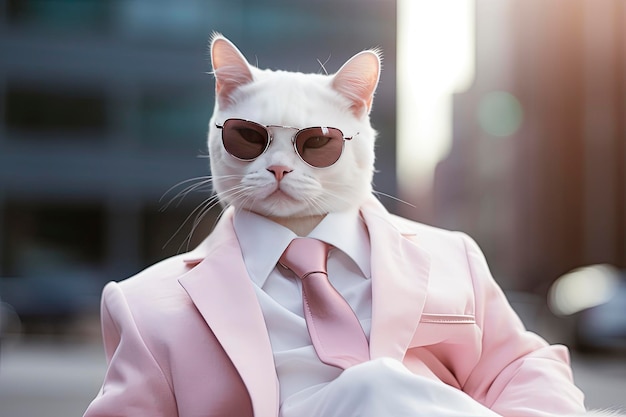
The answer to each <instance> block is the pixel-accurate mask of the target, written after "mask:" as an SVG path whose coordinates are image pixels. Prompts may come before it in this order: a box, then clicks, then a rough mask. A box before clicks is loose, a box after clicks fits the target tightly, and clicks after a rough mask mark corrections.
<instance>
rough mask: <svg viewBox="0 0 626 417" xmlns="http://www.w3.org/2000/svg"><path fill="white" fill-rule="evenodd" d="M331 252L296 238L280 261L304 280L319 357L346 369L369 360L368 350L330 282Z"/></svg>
mask: <svg viewBox="0 0 626 417" xmlns="http://www.w3.org/2000/svg"><path fill="white" fill-rule="evenodd" d="M328 250H329V246H328V245H327V244H326V243H324V242H322V241H319V240H317V239H311V238H297V239H294V240H292V241H291V243H290V244H289V246H288V247H287V249H286V250H285V252H284V253H283V255H282V256H281V257H280V261H279V262H280V264H281V265H282V266H284V267H285V268H287V269H290V270H291V271H292V272H293V273H294V274H296V275H297V276H298V277H299V278H300V279H301V280H302V298H303V304H304V317H305V320H306V325H307V328H308V329H309V334H310V335H311V341H312V342H313V346H314V347H315V351H316V352H317V356H319V358H320V360H321V361H322V362H324V363H325V364H328V365H332V366H336V367H339V368H342V369H346V368H349V367H350V366H353V365H357V364H359V363H362V362H365V361H367V360H369V347H368V343H367V338H366V337H365V333H363V328H362V327H361V324H360V323H359V320H358V318H357V317H356V315H355V314H354V311H352V308H350V305H349V304H348V303H347V302H346V300H344V298H343V297H342V296H341V294H339V292H337V290H336V289H335V288H334V287H333V286H332V284H331V283H330V281H329V280H328V274H327V273H326V259H327V257H328Z"/></svg>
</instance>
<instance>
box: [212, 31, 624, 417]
mask: <svg viewBox="0 0 626 417" xmlns="http://www.w3.org/2000/svg"><path fill="white" fill-rule="evenodd" d="M211 44H212V59H213V68H214V74H215V77H216V94H217V97H216V107H215V110H214V113H213V117H212V118H211V122H210V129H209V152H210V161H211V170H212V174H213V185H214V189H215V192H216V195H217V196H218V198H219V199H220V201H221V202H222V204H223V205H225V206H230V205H232V206H234V207H235V209H236V210H242V209H245V210H250V211H253V212H256V213H258V214H261V215H262V216H265V217H267V218H270V219H272V220H273V221H275V222H277V223H279V224H282V225H284V226H286V227H288V228H290V229H291V230H293V231H294V232H296V234H298V235H300V236H303V235H306V234H307V233H308V232H309V231H311V230H312V229H313V228H314V227H315V226H316V225H317V224H318V223H319V222H320V220H321V219H322V218H323V216H324V215H325V214H327V213H329V212H336V211H343V210H346V209H349V208H356V207H359V206H360V205H361V204H362V203H363V202H364V201H365V200H366V199H367V198H368V197H369V196H370V195H371V193H372V187H371V183H372V177H373V173H374V142H375V138H376V131H375V130H374V129H373V128H372V126H371V124H370V120H369V112H370V110H371V107H372V98H373V96H374V92H375V89H376V86H377V84H378V79H379V72H380V60H381V55H380V52H379V51H378V50H367V51H364V52H361V53H359V54H357V55H355V56H354V57H353V58H351V59H350V60H349V61H348V62H347V63H345V64H344V65H343V66H342V67H341V68H340V69H339V71H338V72H337V73H336V74H334V75H332V76H329V75H324V74H302V73H294V72H286V71H272V70H261V69H259V68H257V67H255V66H252V65H250V64H249V63H248V62H247V60H246V59H245V58H244V56H243V55H242V54H241V53H240V52H239V50H238V49H237V48H236V47H235V46H234V45H233V44H232V43H231V42H230V41H228V40H227V39H226V38H224V37H222V36H221V35H219V34H215V35H214V36H213V39H212V42H211ZM294 103H298V104H297V105H294ZM229 119H230V120H231V121H230V122H227V121H228V120H229ZM233 119H235V120H233ZM249 122H254V123H253V124H250V123H249ZM229 124H230V125H229ZM232 125H235V126H234V127H233V126H232ZM308 126H320V127H332V128H336V129H339V130H340V131H341V133H342V134H343V136H344V138H347V140H345V143H344V144H343V145H344V146H343V150H342V153H341V154H340V163H339V162H337V163H333V164H330V166H324V167H322V168H319V167H315V166H311V164H310V161H307V160H306V157H304V155H301V154H302V153H304V151H303V149H300V147H299V146H298V144H296V143H294V140H295V139H294V134H295V133H296V132H297V131H298V129H300V128H303V127H308ZM237 129H239V130H240V131H238V132H237V131H236V130H237ZM242 129H243V130H244V133H241V130H242ZM250 129H251V130H250ZM225 131H231V134H233V135H239V136H237V137H236V138H234V139H233V140H236V141H238V142H240V143H236V144H234V145H232V147H233V148H232V149H228V148H229V146H231V145H229V144H227V143H225V141H226V140H228V138H227V136H226V135H224V132H225ZM264 135H267V138H264V137H263V136H264ZM335 140H336V139H335ZM244 145H254V146H255V147H256V148H255V149H253V150H249V149H248V148H246V149H242V146H244ZM294 150H296V151H295V152H294ZM298 151H302V152H298ZM247 152H250V153H249V154H248V153H247ZM333 159H334V158H329V159H328V161H329V162H330V161H331V160H333ZM585 415H586V416H595V417H610V416H614V417H615V416H619V415H620V414H618V413H615V412H610V411H589V412H587V414H585Z"/></svg>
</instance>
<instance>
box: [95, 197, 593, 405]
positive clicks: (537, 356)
mask: <svg viewBox="0 0 626 417" xmlns="http://www.w3.org/2000/svg"><path fill="white" fill-rule="evenodd" d="M361 215H362V217H363V219H364V221H365V223H366V225H367V229H368V231H369V235H370V239H371V250H372V253H371V268H372V293H373V305H372V328H371V336H370V352H371V357H372V358H379V357H390V358H394V359H397V360H399V361H402V362H404V364H405V365H406V366H407V367H408V368H409V369H411V370H412V371H413V372H415V373H417V374H420V375H423V376H427V377H431V378H437V379H439V380H441V381H443V382H444V383H446V384H448V385H451V386H453V387H456V388H459V389H461V390H463V391H465V392H466V393H468V394H469V395H471V396H472V397H473V398H475V399H476V400H477V401H479V402H481V403H483V404H485V405H486V406H488V407H489V408H491V409H493V410H494V411H495V412H497V413H499V414H501V415H503V416H511V417H522V416H553V415H564V414H568V413H573V412H581V411H584V406H583V397H582V393H581V392H580V391H579V390H578V389H577V388H576V387H575V385H574V384H573V382H572V375H571V370H570V367H569V358H568V352H567V350H566V348H564V347H562V346H549V345H547V343H546V342H544V341H543V340H542V339H541V338H539V337H537V336H536V335H534V334H532V333H528V332H526V331H525V330H524V328H523V326H522V324H521V322H520V321H519V319H518V317H517V316H516V315H515V313H514V312H513V311H512V309H511V307H510V306H509V304H508V302H507V301H506V299H505V297H504V296H503V293H502V292H501V290H500V288H499V287H498V286H497V285H496V283H495V282H494V280H493V278H492V277H491V274H490V272H489V270H488V267H487V264H486V262H485V260H484V257H483V255H482V254H481V252H480V250H479V248H478V247H477V246H476V244H475V243H474V242H473V241H472V240H471V239H470V238H468V237H467V236H465V235H463V234H461V233H455V232H448V231H443V230H440V229H436V228H432V227H429V226H425V225H422V224H419V223H415V222H411V221H408V220H405V219H401V218H399V217H396V216H393V215H391V214H389V213H388V212H387V211H386V210H385V209H384V208H383V207H382V205H381V204H380V203H379V202H378V201H376V200H375V199H374V198H371V199H370V200H368V201H367V202H366V203H365V204H364V205H363V206H362V208H361ZM232 218H233V210H232V209H230V210H227V211H226V213H225V214H224V216H223V217H222V219H221V220H220V221H219V223H218V225H217V226H216V228H215V230H214V231H213V232H212V233H211V234H210V235H209V237H207V239H206V240H205V241H204V242H203V243H202V244H201V245H200V246H198V247H197V248H196V249H195V250H193V251H192V252H189V253H187V254H183V255H179V256H176V257H173V258H170V259H167V260H165V261H163V262H161V263H159V264H156V265H154V266H152V267H150V268H148V269H146V270H144V271H143V272H141V273H139V274H137V275H136V276H134V277H132V278H129V279H127V280H125V281H122V282H120V283H109V284H108V285H107V286H106V287H105V289H104V291H103V297H102V326H103V336H104V345H105V352H106V356H107V360H108V362H109V369H108V371H107V373H106V376H105V380H104V384H103V387H102V389H101V391H100V392H99V394H98V396H97V397H96V398H95V399H94V400H93V402H92V403H91V405H90V406H89V408H88V409H87V411H86V413H85V416H86V417H113V416H133V417H137V416H146V417H148V416H149V417H159V416H163V417H166V416H167V417H174V416H179V417H207V416H215V417H217V416H224V417H226V416H238V417H248V416H249V417H252V416H255V417H275V416H277V415H278V409H279V398H278V392H279V390H278V380H277V377H276V372H275V369H274V363H273V356H272V348H271V346H270V341H269V337H268V334H267V330H266V327H265V323H264V320H263V316H262V312H261V309H260V307H259V304H258V301H257V298H256V295H255V292H254V289H253V286H252V285H253V284H252V283H251V281H250V279H249V277H248V275H247V272H246V267H245V265H244V261H243V259H242V256H241V252H240V249H239V244H238V241H237V237H236V235H235V232H234V229H233V225H232Z"/></svg>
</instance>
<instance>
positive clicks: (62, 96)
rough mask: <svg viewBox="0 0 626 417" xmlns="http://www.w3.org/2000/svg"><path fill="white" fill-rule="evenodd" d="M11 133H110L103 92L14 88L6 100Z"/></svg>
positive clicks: (8, 92) (6, 122) (23, 86)
mask: <svg viewBox="0 0 626 417" xmlns="http://www.w3.org/2000/svg"><path fill="white" fill-rule="evenodd" d="M4 108H5V110H4V111H5V115H4V116H5V117H4V118H5V124H6V128H7V130H9V131H11V130H13V131H20V132H29V133H47V134H49V133H71V132H75V133H99V132H102V131H104V130H106V127H107V114H106V101H105V95H104V92H102V91H97V90H96V91H94V90H85V91H76V90H74V91H72V90H71V89H67V88H63V89H57V88H49V87H48V86H36V85H24V84H11V83H9V85H8V86H7V91H6V96H5V106H4Z"/></svg>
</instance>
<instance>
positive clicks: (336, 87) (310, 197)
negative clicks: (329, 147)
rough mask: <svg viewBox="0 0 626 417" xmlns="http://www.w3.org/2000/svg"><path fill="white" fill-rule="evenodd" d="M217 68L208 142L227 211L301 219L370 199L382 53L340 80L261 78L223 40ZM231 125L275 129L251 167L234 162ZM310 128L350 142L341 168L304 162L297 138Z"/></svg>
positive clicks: (359, 59) (215, 49) (217, 39)
mask: <svg viewBox="0 0 626 417" xmlns="http://www.w3.org/2000/svg"><path fill="white" fill-rule="evenodd" d="M211 61H212V65H213V73H214V75H215V89H216V101H215V110H214V112H213V116H212V118H211V122H210V126H209V137H208V142H209V155H210V161H211V171H212V172H211V173H212V176H213V187H214V190H215V192H216V194H217V195H218V197H219V199H220V201H221V202H222V204H224V205H233V206H235V207H236V208H237V209H247V210H250V211H254V212H256V213H259V214H261V215H264V216H268V217H290V218H294V217H306V216H314V215H320V214H326V213H329V212H333V211H343V210H346V209H349V208H351V207H355V206H359V205H360V204H361V203H362V202H363V201H364V200H365V199H366V198H367V196H368V195H370V193H371V191H372V189H371V182H372V177H373V173H374V141H375V137H376V132H375V131H374V129H373V128H372V126H371V124H370V121H369V112H370V109H371V106H372V99H373V96H374V91H375V89H376V86H377V84H378V78H379V74H380V56H379V53H378V52H377V51H372V50H370V51H364V52H361V53H359V54H357V55H355V56H353V57H352V58H351V59H350V60H348V61H347V62H346V63H345V64H344V65H343V66H342V67H341V68H340V69H339V71H338V72H337V73H335V74H333V75H324V74H303V73H299V72H286V71H272V70H261V69H259V68H257V67H255V66H253V65H251V64H250V63H248V61H247V60H246V59H245V58H244V56H243V55H242V54H241V52H240V51H239V50H238V49H237V48H236V47H235V45H233V44H232V43H231V42H230V41H229V40H227V39H226V38H224V37H223V36H221V35H219V34H216V35H214V36H213V38H212V40H211ZM228 119H242V120H246V121H252V122H255V123H257V124H260V125H262V126H269V132H270V133H271V141H270V144H269V146H268V147H267V149H266V150H265V152H264V153H262V154H261V155H260V156H258V157H256V158H255V159H253V160H249V161H243V160H241V159H238V158H235V157H234V156H233V155H231V154H229V153H228V152H227V151H226V149H225V148H224V145H223V143H222V130H223V125H224V122H225V121H226V120H228ZM283 126H287V127H290V128H284V127H283ZM308 127H322V132H326V131H327V129H328V128H336V129H339V130H340V131H341V132H342V133H343V136H344V137H346V138H349V140H345V141H344V143H343V152H342V154H341V157H340V158H339V159H338V160H337V162H336V163H334V164H332V165H331V166H328V167H324V168H316V167H313V166H311V165H309V164H307V163H306V162H305V161H304V160H303V159H301V158H300V157H299V156H298V154H297V153H296V151H295V147H294V144H293V142H292V138H293V137H294V134H295V133H296V132H297V130H298V129H303V128H308ZM325 129H326V130H325ZM253 140H256V139H253ZM307 146H308V145H307ZM245 159H249V158H245Z"/></svg>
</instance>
